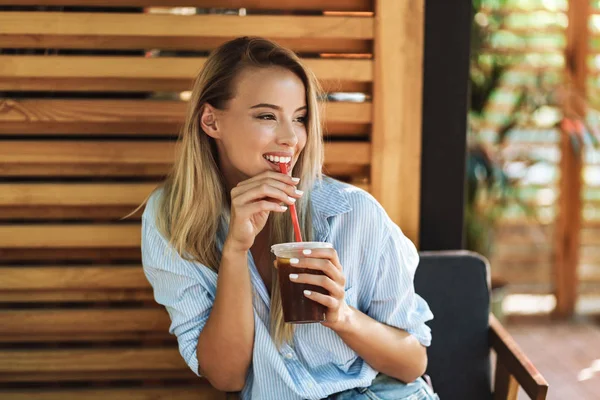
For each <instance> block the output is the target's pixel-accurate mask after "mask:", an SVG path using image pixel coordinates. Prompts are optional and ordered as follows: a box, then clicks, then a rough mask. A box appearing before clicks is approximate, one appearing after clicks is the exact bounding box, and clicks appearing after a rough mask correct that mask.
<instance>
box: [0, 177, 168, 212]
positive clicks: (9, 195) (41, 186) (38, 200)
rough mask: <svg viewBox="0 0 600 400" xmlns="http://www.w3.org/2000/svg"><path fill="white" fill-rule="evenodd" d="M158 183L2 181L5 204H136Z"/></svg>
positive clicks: (0, 201) (2, 203) (0, 202)
mask: <svg viewBox="0 0 600 400" xmlns="http://www.w3.org/2000/svg"><path fill="white" fill-rule="evenodd" d="M158 184H159V183H158V182H156V183H96V184H94V183H0V193H2V196H0V207H5V206H18V205H20V206H35V207H39V206H64V207H77V206H94V207H103V206H123V205H125V206H135V205H139V204H141V203H142V201H144V199H146V197H148V195H150V193H151V192H152V191H153V190H154V189H155V188H156V187H157V185H158Z"/></svg>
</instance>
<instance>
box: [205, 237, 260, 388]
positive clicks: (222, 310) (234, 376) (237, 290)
mask: <svg viewBox="0 0 600 400" xmlns="http://www.w3.org/2000/svg"><path fill="white" fill-rule="evenodd" d="M251 287H252V285H251V283H250V273H249V269H248V253H247V252H245V251H238V250H235V249H232V248H231V247H229V246H228V245H227V244H225V246H224V248H223V255H222V258H221V266H220V268H219V277H218V280H217V294H216V296H215V302H214V305H213V309H212V311H211V313H210V317H209V318H208V321H207V322H206V326H205V327H204V330H202V332H201V333H200V337H199V339H198V364H199V368H200V373H201V374H202V375H203V376H204V377H206V379H208V380H209V382H210V383H211V384H212V385H213V386H214V387H215V388H217V389H219V390H222V391H225V392H237V391H240V390H242V388H243V387H244V383H245V381H246V374H247V371H248V367H249V366H250V361H251V360H252V348H253V344H254V312H253V310H252V289H251Z"/></svg>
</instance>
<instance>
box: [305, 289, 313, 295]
mask: <svg viewBox="0 0 600 400" xmlns="http://www.w3.org/2000/svg"><path fill="white" fill-rule="evenodd" d="M304 294H305V295H306V296H310V295H311V294H312V292H311V291H310V290H305V291H304Z"/></svg>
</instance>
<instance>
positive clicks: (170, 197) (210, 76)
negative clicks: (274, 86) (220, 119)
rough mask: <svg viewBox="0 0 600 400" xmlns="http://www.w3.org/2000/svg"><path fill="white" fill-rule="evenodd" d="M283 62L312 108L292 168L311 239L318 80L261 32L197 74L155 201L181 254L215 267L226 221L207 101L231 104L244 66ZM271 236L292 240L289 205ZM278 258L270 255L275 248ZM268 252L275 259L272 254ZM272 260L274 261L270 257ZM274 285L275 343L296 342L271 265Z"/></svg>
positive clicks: (217, 53) (318, 161)
mask: <svg viewBox="0 0 600 400" xmlns="http://www.w3.org/2000/svg"><path fill="white" fill-rule="evenodd" d="M272 66H277V67H283V68H286V69H288V70H290V71H291V72H293V73H294V74H296V75H297V76H298V77H299V78H300V79H301V80H302V82H303V83H304V88H305V91H306V103H307V106H308V114H307V120H306V128H307V141H306V145H305V147H304V150H303V151H302V153H301V154H300V156H299V158H298V161H297V163H296V165H295V166H294V169H293V171H292V174H293V176H295V177H299V178H300V184H299V187H298V188H299V189H300V190H303V191H304V192H305V194H304V196H303V197H302V198H300V199H298V201H297V203H296V207H297V212H298V218H299V221H300V225H301V230H302V236H303V238H305V240H313V229H312V224H311V208H310V189H311V188H312V187H313V185H314V184H315V183H316V182H317V181H320V180H321V179H322V175H321V168H322V164H323V158H324V150H323V132H322V127H321V121H320V113H321V110H320V109H319V107H320V106H319V103H318V99H319V98H320V97H321V93H322V92H321V88H320V86H319V83H318V81H317V79H316V77H315V76H314V74H313V73H312V71H310V70H309V69H308V68H307V67H306V66H304V64H303V63H302V61H301V60H300V59H299V58H298V56H297V55H296V54H295V53H294V52H292V51H291V50H289V49H286V48H284V47H281V46H279V45H278V44H276V43H274V42H272V41H270V40H266V39H263V38H257V37H242V38H237V39H234V40H231V41H229V42H227V43H224V44H223V45H221V46H220V47H219V48H217V49H215V50H214V51H213V52H212V53H211V54H210V56H209V57H208V59H207V60H206V63H205V64H204V66H203V68H202V70H201V71H200V73H199V74H198V76H197V78H196V80H195V82H194V85H193V89H192V95H191V99H190V101H189V104H188V108H187V113H186V118H185V123H184V125H183V127H182V129H181V131H180V136H179V142H180V143H179V152H178V155H177V157H176V160H175V163H174V165H173V168H172V170H171V171H170V173H169V175H168V176H167V178H166V180H165V182H164V183H163V185H162V187H161V189H162V195H161V197H160V200H159V202H158V209H157V210H156V215H157V221H156V223H157V227H158V229H159V230H160V231H161V233H162V234H163V235H164V236H165V237H166V238H167V240H168V241H169V243H170V245H171V246H172V247H173V248H174V249H175V250H176V251H177V252H178V254H179V255H180V256H181V257H184V258H186V259H189V260H193V261H197V262H199V263H201V264H203V265H205V266H207V267H208V268H210V269H212V270H213V271H215V272H217V273H218V270H219V264H220V260H221V254H220V252H219V250H218V247H217V245H216V240H217V232H218V231H219V229H220V226H221V224H223V223H225V224H228V223H229V218H230V199H229V194H228V193H226V190H227V189H226V185H225V181H224V177H223V174H222V173H221V171H220V169H219V161H218V153H217V146H216V143H215V140H214V139H213V138H211V137H210V136H209V135H207V134H206V133H205V132H204V131H203V130H202V127H201V124H200V117H201V115H202V111H203V108H204V106H205V104H210V105H211V106H212V107H215V108H217V109H220V110H224V109H226V108H227V105H228V101H229V100H231V99H232V98H233V97H234V95H235V93H236V91H235V87H234V86H235V78H236V77H237V76H238V75H239V74H240V72H241V71H242V70H244V69H245V68H268V67H272ZM267 223H268V224H269V228H270V232H271V234H270V238H269V241H270V244H276V243H284V242H292V241H294V237H293V227H292V222H291V218H290V216H289V213H282V214H280V213H271V214H270V216H269V220H268V222H267ZM271 257H272V260H273V255H271ZM272 260H271V261H272ZM271 265H272V264H271ZM272 272H273V277H274V279H273V280H272V281H273V285H272V287H271V326H270V330H271V336H272V337H273V339H274V340H275V342H276V344H277V345H278V346H281V345H282V343H284V342H285V343H291V342H292V340H293V333H294V330H293V325H291V324H286V323H285V322H284V320H283V311H282V305H281V298H280V294H279V282H278V279H277V275H276V271H275V270H274V269H273V271H272Z"/></svg>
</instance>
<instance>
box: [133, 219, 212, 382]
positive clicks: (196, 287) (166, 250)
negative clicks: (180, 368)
mask: <svg viewBox="0 0 600 400" xmlns="http://www.w3.org/2000/svg"><path fill="white" fill-rule="evenodd" d="M142 265H143V267H144V273H145V275H146V278H147V279H148V281H149V282H150V284H151V285H152V288H153V289H154V298H155V300H156V302H157V303H159V304H162V305H163V306H165V308H166V310H167V312H168V313H169V316H170V318H171V326H170V328H169V333H171V334H172V335H175V336H176V337H177V342H178V344H179V352H180V353H181V356H182V357H183V359H184V360H185V362H186V363H187V364H188V366H189V367H190V369H191V370H192V371H194V373H196V375H198V376H200V373H199V368H198V357H197V354H196V351H197V350H196V349H197V347H198V337H199V336H200V332H201V331H202V329H203V328H204V325H206V321H207V320H208V316H209V315H210V311H211V309H212V305H213V302H214V299H213V298H212V296H210V293H209V292H208V290H206V288H205V287H204V286H203V285H202V281H201V279H200V278H199V276H198V272H197V271H198V268H199V266H198V265H196V264H194V263H193V262H191V261H188V260H185V259H183V258H181V257H180V256H179V255H178V254H177V252H176V251H175V250H174V249H173V248H172V247H171V246H169V244H168V243H167V241H166V239H165V238H164V237H163V236H162V235H161V234H160V233H159V232H158V230H157V229H156V228H155V227H154V226H153V224H151V223H150V222H148V221H145V219H142Z"/></svg>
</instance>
